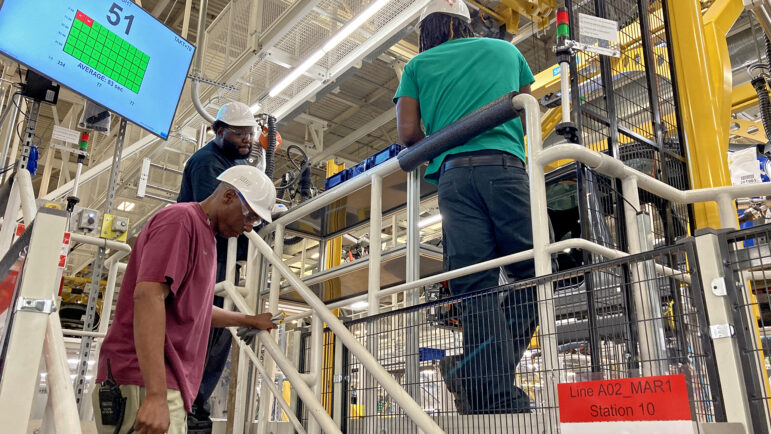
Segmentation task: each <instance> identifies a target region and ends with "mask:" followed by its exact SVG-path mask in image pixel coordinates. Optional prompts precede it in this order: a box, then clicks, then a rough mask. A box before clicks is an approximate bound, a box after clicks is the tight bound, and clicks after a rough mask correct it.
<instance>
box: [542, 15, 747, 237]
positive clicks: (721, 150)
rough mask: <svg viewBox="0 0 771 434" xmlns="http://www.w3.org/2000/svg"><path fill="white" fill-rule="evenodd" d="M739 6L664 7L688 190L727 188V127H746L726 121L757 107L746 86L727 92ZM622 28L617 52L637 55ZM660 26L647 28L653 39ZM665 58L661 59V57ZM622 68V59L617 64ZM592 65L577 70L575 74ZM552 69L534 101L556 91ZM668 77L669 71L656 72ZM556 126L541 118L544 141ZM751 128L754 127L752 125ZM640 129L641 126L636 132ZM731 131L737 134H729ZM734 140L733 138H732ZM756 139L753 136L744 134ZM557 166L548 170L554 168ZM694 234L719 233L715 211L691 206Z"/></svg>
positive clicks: (551, 116)
mask: <svg viewBox="0 0 771 434" xmlns="http://www.w3.org/2000/svg"><path fill="white" fill-rule="evenodd" d="M743 8H744V6H743V4H742V1H741V0H716V1H714V2H708V3H704V2H700V1H698V0H678V1H669V2H668V8H667V9H668V10H667V11H666V12H667V13H668V18H669V22H670V26H671V32H672V35H671V43H672V52H673V56H674V59H673V61H674V62H675V65H676V75H677V76H676V77H675V81H676V83H677V87H678V94H679V95H678V96H679V104H680V111H681V119H682V123H683V125H682V126H681V127H682V128H683V132H684V135H685V144H684V145H685V149H686V152H687V155H688V170H689V175H690V176H689V177H690V180H691V187H692V188H709V187H719V186H725V185H730V183H731V177H730V174H729V172H728V158H727V156H728V138H729V134H730V133H731V122H734V123H738V124H740V127H742V129H740V130H739V132H740V134H738V135H743V136H746V135H744V134H743V133H744V132H746V131H747V128H748V127H749V126H750V125H743V124H742V123H741V122H737V121H736V120H732V119H731V114H732V113H736V112H738V111H742V110H744V109H746V108H748V107H751V106H753V105H756V104H757V95H756V94H755V91H754V89H753V88H752V86H751V85H749V84H746V85H742V86H738V87H737V88H736V89H734V88H733V86H732V76H731V75H732V71H731V63H730V59H729V56H728V43H727V39H726V37H727V34H728V31H729V30H730V29H731V27H732V26H733V24H734V23H735V22H736V20H737V19H738V18H739V15H740V14H741V12H742V10H743ZM650 13H651V16H652V18H654V19H651V20H650V21H651V22H653V23H663V22H664V20H663V14H664V13H665V12H664V10H663V9H662V8H661V6H660V3H658V4H656V5H655V6H652V10H651V12H650ZM629 26H635V27H627V30H628V31H626V32H622V34H627V35H628V36H625V37H624V38H622V40H620V45H621V49H622V50H623V51H625V52H627V53H628V52H629V51H628V50H637V49H639V47H637V45H638V44H639V40H640V36H639V34H637V35H635V33H634V29H635V28H637V29H639V26H637V25H636V24H635V23H633V24H630V25H629ZM662 30H663V26H662V25H659V26H658V27H654V28H651V32H653V33H654V34H655V33H657V32H660V31H662ZM660 54H662V55H663V54H664V53H660ZM618 61H622V62H623V58H622V59H621V60H618ZM590 65H591V62H587V63H584V64H581V63H580V61H579V65H578V68H579V70H581V69H584V68H587V67H589V66H590ZM556 67H557V65H554V66H553V67H551V68H547V69H546V70H544V71H541V72H540V73H538V74H537V75H536V76H535V78H536V81H535V83H534V84H533V95H534V96H535V97H537V98H540V97H542V96H544V95H547V94H549V93H551V92H554V91H557V90H558V88H559V80H560V76H559V73H557V72H555V71H554V68H556ZM639 68H640V65H636V64H634V63H633V62H627V63H622V64H621V65H616V68H615V69H617V70H630V71H631V70H638V69H639ZM661 73H662V75H665V76H668V75H669V71H661ZM558 122H559V111H555V110H551V111H549V112H547V113H546V115H545V116H544V119H543V123H542V131H543V133H544V136H546V135H548V134H549V133H551V131H552V130H553V128H554V126H556V124H557V123H558ZM754 126H757V124H755V125H754ZM641 127H642V128H644V126H641ZM734 130H736V129H734ZM734 134H736V133H735V132H734ZM749 135H750V136H752V137H748V138H755V137H757V136H756V134H749ZM560 163H563V162H556V163H554V164H553V165H552V166H551V167H552V168H555V167H559V165H560ZM694 212H695V215H694V219H695V225H696V227H697V228H703V227H720V219H719V216H718V213H717V206H716V205H714V204H699V205H695V206H694Z"/></svg>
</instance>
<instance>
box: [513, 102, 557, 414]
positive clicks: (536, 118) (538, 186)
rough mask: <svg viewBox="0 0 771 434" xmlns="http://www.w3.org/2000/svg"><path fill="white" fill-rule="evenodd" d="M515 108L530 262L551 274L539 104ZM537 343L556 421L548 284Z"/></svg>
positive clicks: (541, 290) (541, 294)
mask: <svg viewBox="0 0 771 434" xmlns="http://www.w3.org/2000/svg"><path fill="white" fill-rule="evenodd" d="M513 104H514V106H515V108H518V109H521V110H524V111H525V119H526V123H527V144H528V147H529V152H528V155H529V156H530V157H529V161H528V172H529V178H530V218H531V220H532V226H533V260H534V262H535V275H536V276H546V275H549V274H551V272H552V268H551V255H550V254H549V251H548V250H547V248H548V246H549V227H548V225H545V224H543V222H545V221H549V214H548V213H547V210H546V176H545V173H544V166H543V165H542V164H539V163H538V162H537V161H536V160H537V156H538V155H539V154H540V152H541V150H542V148H543V141H542V138H541V116H540V108H539V106H538V101H536V99H535V98H533V97H532V96H530V95H527V94H520V95H517V96H515V97H514V99H513ZM538 330H539V332H538V341H539V342H540V344H541V348H542V350H543V362H544V367H543V375H544V396H545V398H546V405H547V408H548V411H549V412H550V413H552V414H550V416H549V418H550V419H553V420H556V410H557V408H558V407H559V402H558V397H557V383H558V382H559V363H558V360H557V321H556V318H555V315H554V291H553V289H552V285H551V282H544V283H540V284H538Z"/></svg>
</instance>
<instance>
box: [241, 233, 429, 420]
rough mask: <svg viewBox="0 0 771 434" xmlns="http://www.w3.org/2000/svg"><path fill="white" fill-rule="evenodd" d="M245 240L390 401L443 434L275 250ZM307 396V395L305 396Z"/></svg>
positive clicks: (319, 410) (266, 339) (265, 338)
mask: <svg viewBox="0 0 771 434" xmlns="http://www.w3.org/2000/svg"><path fill="white" fill-rule="evenodd" d="M246 236H248V237H249V239H250V240H251V242H252V243H253V244H254V246H255V247H256V248H257V250H258V251H259V252H260V254H261V255H262V256H263V257H265V258H266V259H267V260H268V262H270V264H271V265H272V266H273V267H274V270H277V271H278V272H279V273H280V274H281V275H282V276H284V278H285V279H287V281H288V282H289V284H290V285H292V286H293V287H294V288H295V289H296V290H297V293H298V294H300V296H301V297H302V298H303V299H304V300H305V302H306V303H308V304H309V305H310V307H311V308H312V309H313V310H314V313H315V314H316V315H318V316H319V317H320V318H321V320H322V321H324V322H325V323H327V327H329V328H330V329H331V330H332V331H333V332H334V333H335V335H336V336H337V338H339V339H340V341H342V343H343V344H344V345H345V346H346V347H348V349H349V351H350V352H351V353H352V354H354V355H355V356H356V357H358V359H359V360H360V361H361V364H362V366H364V368H366V369H367V371H368V372H369V373H370V374H371V375H372V376H373V377H374V378H375V379H376V380H377V381H378V382H379V383H380V384H381V385H382V386H383V389H385V390H386V392H387V393H388V394H389V395H390V396H391V397H393V399H394V401H396V402H398V403H399V405H401V406H402V408H403V409H404V412H405V413H406V414H407V415H408V416H409V417H410V419H412V420H413V421H414V422H415V424H416V425H418V427H420V429H422V430H423V431H424V432H426V433H441V432H442V430H441V428H439V425H437V424H436V422H434V420H433V419H432V418H431V417H430V416H429V415H428V414H426V413H425V412H424V411H423V409H422V408H420V405H418V403H416V402H415V401H414V400H413V399H412V398H411V397H410V396H409V394H407V391H406V390H404V389H403V388H402V386H400V385H399V383H398V382H396V380H394V379H393V378H391V374H389V373H388V371H386V370H385V368H383V366H382V365H380V363H379V362H378V361H377V359H375V358H374V357H373V356H372V354H370V353H369V352H368V351H367V349H366V348H364V346H363V345H362V344H361V343H359V341H358V340H357V339H356V337H354V336H353V333H351V332H350V331H348V328H347V327H346V326H345V324H343V323H342V321H340V320H339V319H338V318H337V317H336V316H335V315H334V314H333V313H332V311H330V310H329V309H328V308H327V307H326V306H325V305H324V302H323V301H321V299H319V298H318V297H317V296H316V294H314V293H313V291H311V290H310V288H308V287H307V286H306V285H305V283H303V282H302V281H301V280H300V278H299V277H297V276H295V275H294V273H292V270H290V269H289V267H287V266H286V265H284V263H283V261H282V260H281V258H280V257H278V256H276V255H274V254H273V250H272V249H271V248H270V246H269V245H268V243H266V242H265V241H264V240H263V239H262V238H260V237H259V236H258V235H257V234H255V233H254V232H248V233H246ZM376 265H377V264H376ZM277 278H278V276H276V277H274V279H277ZM259 337H260V341H261V342H262V343H263V345H265V348H266V349H267V350H268V352H269V353H270V354H271V356H272V357H273V359H274V360H275V361H276V362H277V363H278V362H279V361H280V359H281V358H282V355H281V351H280V349H279V348H278V346H277V345H276V343H275V342H274V341H273V339H271V337H270V335H269V334H268V333H266V332H262V333H260V334H259ZM292 371H293V370H290V372H285V374H287V376H289V379H290V381H292V384H293V385H294V386H295V387H298V390H299V389H302V388H307V386H306V385H305V384H304V383H303V381H302V379H301V378H300V377H299V376H298V377H297V378H296V379H293V378H292V377H291V376H290V375H291V374H294V373H295V372H292ZM307 393H310V389H308V391H307ZM304 394H306V392H304ZM304 402H305V403H306V405H308V407H309V408H310V410H311V415H312V416H313V417H314V418H315V419H316V420H317V421H318V422H319V424H320V425H321V426H322V428H323V429H324V430H325V431H326V432H340V430H339V429H338V428H337V427H336V426H335V425H334V422H333V421H332V419H331V418H329V415H328V414H327V413H326V410H324V408H323V407H322V406H321V404H320V403H319V402H318V401H316V400H310V401H308V400H306V401H304ZM330 424H331V425H330Z"/></svg>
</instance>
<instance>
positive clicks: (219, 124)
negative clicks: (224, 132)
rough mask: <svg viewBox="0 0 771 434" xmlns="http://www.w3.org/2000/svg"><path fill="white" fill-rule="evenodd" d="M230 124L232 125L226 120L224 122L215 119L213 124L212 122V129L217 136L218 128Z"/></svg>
mask: <svg viewBox="0 0 771 434" xmlns="http://www.w3.org/2000/svg"><path fill="white" fill-rule="evenodd" d="M229 126H230V125H228V124H226V123H225V122H222V121H220V120H216V121H214V123H213V124H211V129H212V131H214V135H215V136H216V135H217V130H219V129H220V128H227V127H229Z"/></svg>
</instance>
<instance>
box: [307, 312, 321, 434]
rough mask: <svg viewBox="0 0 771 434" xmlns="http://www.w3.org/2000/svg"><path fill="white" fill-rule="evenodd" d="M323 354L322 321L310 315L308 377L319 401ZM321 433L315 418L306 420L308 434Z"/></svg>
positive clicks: (316, 316) (314, 394)
mask: <svg viewBox="0 0 771 434" xmlns="http://www.w3.org/2000/svg"><path fill="white" fill-rule="evenodd" d="M323 356H324V323H323V321H321V318H319V316H318V315H313V317H311V363H310V365H311V366H310V374H311V376H310V378H311V384H310V386H311V390H312V391H313V396H314V397H315V398H316V399H318V400H319V401H321V374H322V372H321V370H322V365H323V361H324V360H323ZM319 433H321V425H319V423H318V422H317V421H316V419H313V418H311V419H309V420H308V434H319Z"/></svg>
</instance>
